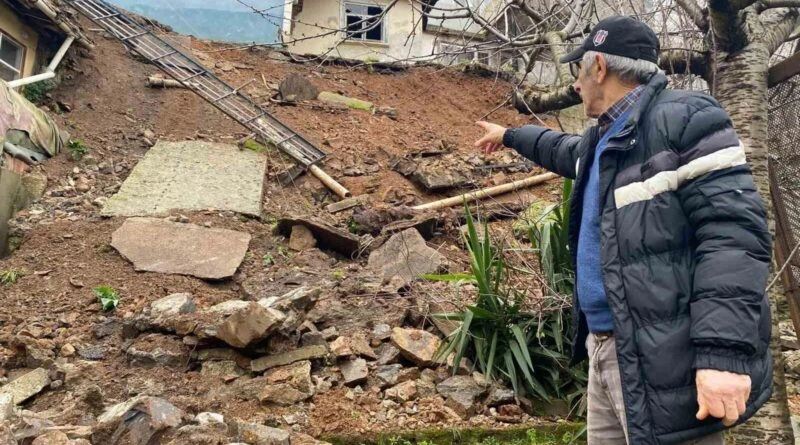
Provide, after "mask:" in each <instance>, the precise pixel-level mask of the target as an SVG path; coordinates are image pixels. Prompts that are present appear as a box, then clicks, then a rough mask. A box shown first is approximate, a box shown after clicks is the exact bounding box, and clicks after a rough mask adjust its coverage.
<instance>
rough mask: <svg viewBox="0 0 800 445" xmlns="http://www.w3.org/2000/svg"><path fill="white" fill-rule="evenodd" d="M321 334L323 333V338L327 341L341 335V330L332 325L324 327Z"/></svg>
mask: <svg viewBox="0 0 800 445" xmlns="http://www.w3.org/2000/svg"><path fill="white" fill-rule="evenodd" d="M320 334H322V338H324V339H325V340H326V341H331V340H333V339H334V338H336V337H338V336H339V332H338V331H337V330H336V328H335V327H334V326H331V327H329V328H326V329H323V330H322V331H321V332H320Z"/></svg>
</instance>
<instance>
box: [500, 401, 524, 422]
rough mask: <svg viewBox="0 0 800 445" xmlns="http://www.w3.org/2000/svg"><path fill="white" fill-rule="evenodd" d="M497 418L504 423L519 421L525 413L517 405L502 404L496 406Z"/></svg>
mask: <svg viewBox="0 0 800 445" xmlns="http://www.w3.org/2000/svg"><path fill="white" fill-rule="evenodd" d="M497 414H498V415H497V420H499V421H501V422H505V423H520V422H521V421H522V417H523V416H524V415H525V413H524V412H523V411H522V408H520V407H519V406H517V405H502V406H500V407H498V408H497Z"/></svg>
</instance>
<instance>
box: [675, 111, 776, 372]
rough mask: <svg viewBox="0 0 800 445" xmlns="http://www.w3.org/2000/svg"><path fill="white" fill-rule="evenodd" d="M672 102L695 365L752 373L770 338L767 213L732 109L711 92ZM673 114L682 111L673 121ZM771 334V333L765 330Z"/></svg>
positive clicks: (676, 114)
mask: <svg viewBox="0 0 800 445" xmlns="http://www.w3.org/2000/svg"><path fill="white" fill-rule="evenodd" d="M670 105H672V107H669V108H671V109H670V110H668V111H669V113H668V115H669V117H667V116H666V115H665V116H664V118H665V119H663V120H661V122H667V121H672V122H671V123H670V124H665V125H666V126H667V131H668V133H669V142H670V144H671V145H672V149H673V150H675V152H677V154H678V156H679V162H678V165H679V167H678V171H677V173H678V190H677V194H678V197H679V199H680V201H681V204H682V205H683V210H684V212H685V214H686V216H687V218H688V219H689V222H690V224H691V226H692V229H693V235H694V242H695V243H696V256H695V272H694V279H693V290H692V295H691V300H690V301H691V303H690V312H691V320H692V325H691V338H692V342H693V344H694V345H695V352H696V354H695V360H694V368H695V369H717V370H721V371H729V372H735V373H738V374H749V373H750V365H749V363H750V362H751V360H750V359H751V358H752V357H753V356H754V355H756V354H760V353H763V351H764V348H765V347H767V344H765V342H764V340H763V339H764V338H765V335H764V333H763V332H761V331H762V330H764V329H765V328H764V326H769V322H766V323H764V321H763V317H769V316H770V313H769V312H770V308H769V302H768V300H767V298H766V295H765V294H766V292H765V288H766V286H767V279H768V276H769V266H770V261H771V249H772V246H771V237H770V235H769V231H768V229H767V221H766V212H765V209H764V205H763V203H762V200H761V196H760V195H759V193H758V191H757V190H756V187H755V184H754V182H753V177H752V175H751V172H750V167H749V166H748V165H747V161H746V158H745V150H744V147H743V146H742V144H741V142H740V141H739V139H738V137H737V135H736V131H735V130H734V129H733V125H732V123H731V120H730V118H729V116H728V114H727V113H726V112H725V111H724V110H723V109H722V108H721V107H720V106H719V104H718V103H717V102H716V101H715V100H714V99H713V98H711V97H708V96H703V97H702V98H701V100H699V101H694V102H692V104H691V105H689V104H670ZM675 116H684V117H683V119H675ZM766 337H767V338H768V337H769V336H768V335H766Z"/></svg>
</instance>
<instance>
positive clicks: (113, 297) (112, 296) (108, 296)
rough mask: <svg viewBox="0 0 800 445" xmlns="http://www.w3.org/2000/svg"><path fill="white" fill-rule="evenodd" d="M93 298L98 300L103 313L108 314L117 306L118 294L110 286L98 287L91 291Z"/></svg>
mask: <svg viewBox="0 0 800 445" xmlns="http://www.w3.org/2000/svg"><path fill="white" fill-rule="evenodd" d="M92 290H93V291H94V294H95V296H96V297H97V299H98V300H100V306H102V308H103V311H105V312H108V311H110V310H113V309H116V308H117V306H118V305H119V293H117V290H116V289H114V288H113V287H111V286H98V287H95V288H94V289H92Z"/></svg>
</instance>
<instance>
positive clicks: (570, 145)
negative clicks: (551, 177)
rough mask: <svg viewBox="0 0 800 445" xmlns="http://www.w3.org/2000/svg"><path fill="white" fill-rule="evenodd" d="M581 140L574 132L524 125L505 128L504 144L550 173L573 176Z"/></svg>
mask: <svg viewBox="0 0 800 445" xmlns="http://www.w3.org/2000/svg"><path fill="white" fill-rule="evenodd" d="M580 140H581V137H580V136H578V135H575V134H569V133H562V132H560V131H554V130H550V129H549V128H545V127H537V126H535V125H526V126H524V127H521V128H512V129H509V130H506V133H505V135H504V136H503V145H505V146H506V147H508V148H513V149H514V150H516V151H517V152H518V153H519V154H521V155H522V156H524V157H526V158H528V159H530V160H531V161H533V162H535V163H537V164H538V165H541V166H542V167H544V168H545V169H547V170H550V171H551V172H553V173H556V174H558V175H560V176H564V177H566V178H570V179H575V176H576V175H577V172H576V163H577V162H578V155H579V154H578V145H579V142H580Z"/></svg>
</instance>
